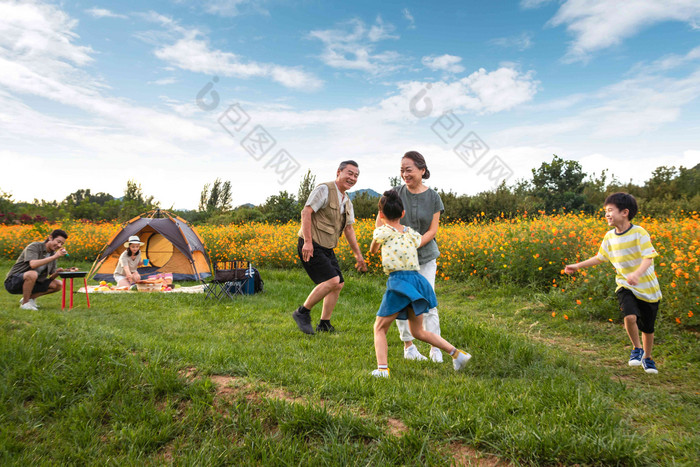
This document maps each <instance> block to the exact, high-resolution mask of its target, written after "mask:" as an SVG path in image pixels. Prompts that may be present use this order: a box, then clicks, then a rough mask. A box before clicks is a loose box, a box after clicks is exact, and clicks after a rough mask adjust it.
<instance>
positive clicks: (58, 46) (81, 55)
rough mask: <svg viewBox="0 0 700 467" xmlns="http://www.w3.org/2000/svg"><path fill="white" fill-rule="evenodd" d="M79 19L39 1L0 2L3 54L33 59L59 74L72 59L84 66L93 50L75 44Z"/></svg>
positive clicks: (90, 59) (1, 52) (0, 54)
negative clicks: (74, 30)
mask: <svg viewBox="0 0 700 467" xmlns="http://www.w3.org/2000/svg"><path fill="white" fill-rule="evenodd" d="M77 24H78V22H77V21H76V20H74V19H71V18H70V17H69V16H68V15H66V14H65V13H64V12H63V11H61V10H59V9H57V8H55V7H53V6H51V5H42V4H38V3H27V2H19V1H9V2H4V3H0V56H2V57H6V58H8V59H12V60H17V61H28V60H31V61H32V62H33V63H34V64H36V65H37V66H41V67H42V68H46V69H50V70H52V71H54V72H56V73H60V72H63V71H67V70H68V69H69V67H70V65H68V64H66V63H65V62H71V63H73V64H76V65H85V64H86V63H89V62H90V61H92V57H91V56H90V55H91V54H92V53H93V52H94V51H93V50H92V49H91V48H90V47H87V46H79V45H75V44H74V43H73V41H74V40H75V39H77V38H78V35H77V34H76V33H75V32H73V29H74V28H75V27H76V26H77Z"/></svg>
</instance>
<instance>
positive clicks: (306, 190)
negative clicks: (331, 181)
mask: <svg viewBox="0 0 700 467" xmlns="http://www.w3.org/2000/svg"><path fill="white" fill-rule="evenodd" d="M315 186H316V176H315V175H312V174H311V170H310V169H309V170H307V171H306V174H305V175H304V177H303V178H302V179H301V182H300V183H299V190H298V191H297V201H299V204H305V203H306V200H308V199H309V195H310V194H311V192H312V191H313V189H314V188H315ZM299 210H301V206H300V207H299Z"/></svg>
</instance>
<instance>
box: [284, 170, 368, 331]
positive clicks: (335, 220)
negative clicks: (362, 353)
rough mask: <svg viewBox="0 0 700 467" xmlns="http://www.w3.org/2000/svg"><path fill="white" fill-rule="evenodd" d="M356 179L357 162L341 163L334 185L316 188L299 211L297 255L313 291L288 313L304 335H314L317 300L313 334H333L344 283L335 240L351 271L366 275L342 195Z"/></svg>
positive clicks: (352, 219)
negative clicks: (351, 260) (349, 257)
mask: <svg viewBox="0 0 700 467" xmlns="http://www.w3.org/2000/svg"><path fill="white" fill-rule="evenodd" d="M359 175H360V169H359V168H358V165H357V162H355V161H343V162H341V163H340V166H338V172H337V174H336V179H335V181H334V182H328V183H321V184H320V185H319V186H317V187H316V188H315V189H314V190H313V191H312V192H311V194H310V195H309V199H308V200H307V201H306V205H305V206H304V209H302V211H301V229H299V243H298V246H297V251H298V253H299V258H301V264H302V266H304V269H305V270H306V273H307V274H308V275H309V277H310V278H311V280H312V281H314V283H315V284H316V287H315V288H314V289H313V290H312V291H311V293H310V294H309V296H308V297H307V298H306V301H305V302H304V304H303V305H302V306H300V307H299V308H297V309H296V310H295V311H294V313H292V317H293V318H294V321H296V323H297V326H299V329H300V330H301V331H302V332H304V333H306V334H314V328H313V326H311V309H312V308H313V307H314V305H316V304H317V303H318V302H320V301H321V300H323V309H322V311H321V321H320V322H319V323H318V326H316V331H319V332H321V331H326V332H332V331H334V330H335V329H334V328H333V326H331V314H332V313H333V308H335V304H336V303H337V302H338V296H339V295H340V291H341V290H342V288H343V285H344V281H343V274H342V273H341V272H340V266H339V265H338V260H337V258H336V257H335V252H334V251H333V249H334V248H335V247H336V246H337V245H338V239H339V238H340V236H341V235H342V234H343V233H344V234H345V238H346V239H347V241H348V244H349V245H350V249H352V253H353V255H355V260H356V261H357V262H356V263H355V268H357V270H358V271H363V272H364V271H367V264H366V263H365V259H364V258H363V257H362V252H361V251H360V246H359V245H358V244H357V238H356V237H355V230H354V229H353V226H352V224H353V223H354V222H355V215H354V212H353V208H352V202H351V201H350V198H348V195H347V194H346V191H347V190H349V189H350V188H352V187H353V186H354V185H355V183H356V182H357V177H358V176H359Z"/></svg>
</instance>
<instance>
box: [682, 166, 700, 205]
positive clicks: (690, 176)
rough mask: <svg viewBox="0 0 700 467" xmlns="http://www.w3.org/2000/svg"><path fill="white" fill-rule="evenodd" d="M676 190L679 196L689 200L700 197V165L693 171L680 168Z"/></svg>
mask: <svg viewBox="0 0 700 467" xmlns="http://www.w3.org/2000/svg"><path fill="white" fill-rule="evenodd" d="M676 189H677V190H678V194H679V195H681V196H685V197H687V198H692V197H694V196H699V195H700V164H698V165H696V166H695V167H693V168H692V169H686V168H685V167H683V166H680V167H679V168H678V178H676Z"/></svg>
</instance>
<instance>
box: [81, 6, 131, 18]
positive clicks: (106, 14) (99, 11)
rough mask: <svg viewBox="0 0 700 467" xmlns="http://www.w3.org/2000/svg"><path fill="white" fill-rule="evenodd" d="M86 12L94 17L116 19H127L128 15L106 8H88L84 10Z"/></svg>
mask: <svg viewBox="0 0 700 467" xmlns="http://www.w3.org/2000/svg"><path fill="white" fill-rule="evenodd" d="M85 11H86V12H87V13H88V14H90V15H91V16H94V17H95V18H118V19H127V18H128V16H126V15H122V14H118V13H114V12H112V11H110V10H106V9H104V8H90V9H88V10H85Z"/></svg>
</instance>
